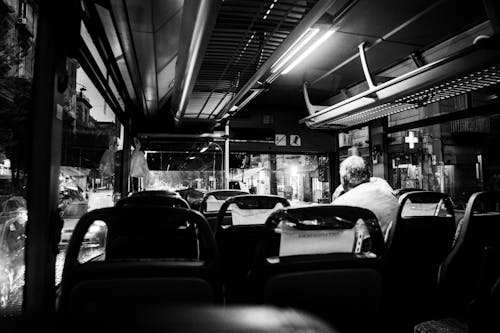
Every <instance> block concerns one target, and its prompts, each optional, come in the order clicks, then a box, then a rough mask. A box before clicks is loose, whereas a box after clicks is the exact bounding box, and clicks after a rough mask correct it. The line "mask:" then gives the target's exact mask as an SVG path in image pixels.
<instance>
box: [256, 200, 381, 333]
mask: <svg viewBox="0 0 500 333" xmlns="http://www.w3.org/2000/svg"><path fill="white" fill-rule="evenodd" d="M384 248H385V244H384V240H383V236H382V231H381V230H380V225H379V224H378V221H377V218H376V217H375V215H374V214H373V213H372V212H371V211H369V210H367V209H363V208H358V207H350V206H332V205H318V206H312V207H301V208H287V209H282V210H279V211H276V212H275V213H273V214H272V215H271V216H270V217H269V218H268V220H267V222H266V232H265V234H264V237H263V240H262V242H261V244H260V245H259V249H258V250H257V256H256V259H255V262H254V264H253V266H252V270H251V273H250V282H251V286H252V292H253V293H254V294H255V295H257V296H260V299H258V300H259V301H263V302H265V303H270V304H276V305H280V306H292V307H296V308H299V309H304V310H307V311H310V312H311V313H314V314H316V315H318V316H320V317H322V318H324V319H325V320H328V321H330V322H331V323H332V324H333V325H334V326H336V327H338V328H339V329H340V330H341V331H358V330H363V329H368V328H369V327H372V328H373V326H374V321H375V320H376V317H377V313H378V311H377V310H378V306H379V301H380V293H381V284H382V280H381V275H380V272H379V256H381V255H382V254H383V253H384ZM360 309H370V311H369V312H370V313H368V314H366V317H365V318H364V319H363V320H362V321H360V320H359V310H360ZM364 315H365V313H363V316H364ZM356 318H357V319H356Z"/></svg>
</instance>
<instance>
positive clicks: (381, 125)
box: [369, 117, 389, 180]
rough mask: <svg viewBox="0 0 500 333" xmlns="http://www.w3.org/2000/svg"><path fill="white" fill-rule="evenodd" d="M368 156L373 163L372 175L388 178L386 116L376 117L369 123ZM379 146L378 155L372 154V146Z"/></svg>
mask: <svg viewBox="0 0 500 333" xmlns="http://www.w3.org/2000/svg"><path fill="white" fill-rule="evenodd" d="M369 133H370V156H371V159H372V161H373V160H375V159H376V163H375V162H374V163H373V165H372V166H373V172H372V174H373V176H374V177H380V178H383V179H385V180H389V155H388V153H387V150H388V144H387V118H386V117H385V118H381V119H376V120H374V121H372V122H371V123H370V124H369ZM375 146H377V147H378V148H379V150H378V153H379V154H378V155H379V156H374V155H373V154H374V152H373V147H375Z"/></svg>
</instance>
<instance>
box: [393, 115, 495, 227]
mask: <svg viewBox="0 0 500 333" xmlns="http://www.w3.org/2000/svg"><path fill="white" fill-rule="evenodd" d="M499 124H500V117H499V116H498V115H494V116H477V117H470V118H464V119H458V120H452V121H448V122H444V123H441V124H437V125H431V126H425V127H419V128H413V129H410V130H408V131H401V132H395V133H390V134H389V135H388V141H389V161H390V164H389V167H390V176H391V185H392V186H393V188H395V189H407V188H409V189H412V188H413V189H424V190H428V191H436V192H443V193H446V194H448V195H449V196H450V197H451V199H452V201H453V205H454V210H455V216H456V217H457V219H460V218H461V217H462V216H463V214H464V211H465V207H466V205H467V201H468V199H469V197H470V195H471V194H472V193H474V192H479V191H491V190H498V189H499V188H500V185H499V184H500V181H499V179H500V173H499V172H498V168H497V165H498V156H500V149H499V147H498V144H497V142H498V139H499V137H498V133H499V131H498V128H499ZM429 209H430V208H429Z"/></svg>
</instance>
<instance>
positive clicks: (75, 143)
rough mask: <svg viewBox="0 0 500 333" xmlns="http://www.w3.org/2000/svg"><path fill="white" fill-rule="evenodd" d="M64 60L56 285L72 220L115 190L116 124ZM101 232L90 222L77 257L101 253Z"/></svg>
mask: <svg viewBox="0 0 500 333" xmlns="http://www.w3.org/2000/svg"><path fill="white" fill-rule="evenodd" d="M67 62H68V68H70V69H71V70H70V73H71V75H70V79H69V88H68V89H67V91H66V92H65V95H66V96H65V100H66V105H65V108H64V110H65V112H64V115H63V140H62V156H61V167H60V175H59V180H60V184H59V190H60V191H59V209H60V212H61V216H62V218H63V220H64V226H63V228H62V232H61V240H60V243H59V254H58V256H57V259H56V284H58V283H59V282H60V279H61V274H62V268H63V265H64V258H65V253H66V249H67V246H68V242H69V241H70V238H71V235H72V233H73V230H74V228H75V226H76V224H77V223H78V220H79V219H80V218H81V217H82V215H83V214H85V213H86V212H88V211H90V210H93V209H98V208H103V207H110V206H113V205H114V203H115V202H116V200H117V199H118V198H119V193H121V189H120V186H119V185H120V182H119V179H120V177H119V174H120V165H121V155H122V154H121V153H122V147H121V145H120V143H121V142H120V137H121V128H122V126H121V124H120V122H119V121H118V120H117V118H116V117H115V114H114V113H113V112H112V110H111V109H110V108H109V106H108V105H107V104H106V102H105V100H104V98H103V97H102V96H101V95H100V94H99V92H98V90H97V89H96V87H95V86H94V85H93V84H92V82H91V81H90V79H89V78H88V76H87V75H86V74H85V72H84V71H83V70H82V69H81V67H80V65H79V63H78V62H77V61H76V60H74V59H68V60H67ZM105 237H106V227H105V225H103V222H99V221H97V222H95V223H94V224H93V225H92V226H91V227H90V228H89V230H88V232H87V234H86V235H85V238H84V241H83V244H82V246H81V250H80V255H79V260H80V261H81V262H84V261H88V260H96V259H95V258H97V259H99V258H101V257H102V256H101V255H103V254H104V246H105Z"/></svg>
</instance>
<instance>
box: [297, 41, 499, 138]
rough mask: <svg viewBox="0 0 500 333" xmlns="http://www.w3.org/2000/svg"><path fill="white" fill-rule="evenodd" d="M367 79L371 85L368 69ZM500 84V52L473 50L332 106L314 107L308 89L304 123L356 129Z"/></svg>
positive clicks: (305, 93) (428, 65) (315, 127)
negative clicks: (365, 124) (386, 117)
mask: <svg viewBox="0 0 500 333" xmlns="http://www.w3.org/2000/svg"><path fill="white" fill-rule="evenodd" d="M360 52H361V53H362V51H361V50H360ZM361 58H363V56H362V57H361ZM362 62H363V61H362ZM364 70H365V68H364ZM365 76H367V81H368V82H369V80H368V79H369V78H370V74H369V73H368V72H367V69H366V70H365ZM499 82H500V52H499V51H498V50H494V49H486V48H479V47H477V46H471V47H469V48H467V49H465V50H463V51H461V52H458V53H456V54H455V55H452V56H449V57H445V58H442V59H440V60H437V61H435V62H432V63H430V64H427V65H425V66H422V67H420V68H417V69H415V70H413V71H411V72H409V73H407V74H404V75H402V76H400V77H396V78H394V79H392V80H389V81H387V82H384V83H382V84H380V85H377V86H375V85H370V84H369V87H370V88H369V89H368V90H366V91H364V92H362V93H360V94H357V95H355V96H353V97H350V98H348V99H346V100H344V101H342V102H339V103H337V104H334V105H331V106H322V107H321V106H318V105H312V104H311V103H310V101H309V97H308V93H307V86H306V85H304V97H305V100H306V105H307V107H308V109H309V112H310V113H311V115H310V116H308V117H306V118H304V119H302V122H305V123H306V125H307V126H308V127H310V128H314V129H325V128H326V129H332V128H345V127H352V126H356V125H359V124H363V123H366V122H368V121H370V120H373V119H377V118H382V117H385V116H388V115H391V114H395V113H398V112H402V111H406V110H410V109H416V108H419V107H422V106H425V105H427V104H430V103H435V102H438V101H441V100H445V99H448V98H451V97H454V96H458V95H461V94H465V93H468V92H471V91H475V90H478V89H482V88H486V87H489V86H492V85H496V84H498V83H499Z"/></svg>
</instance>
